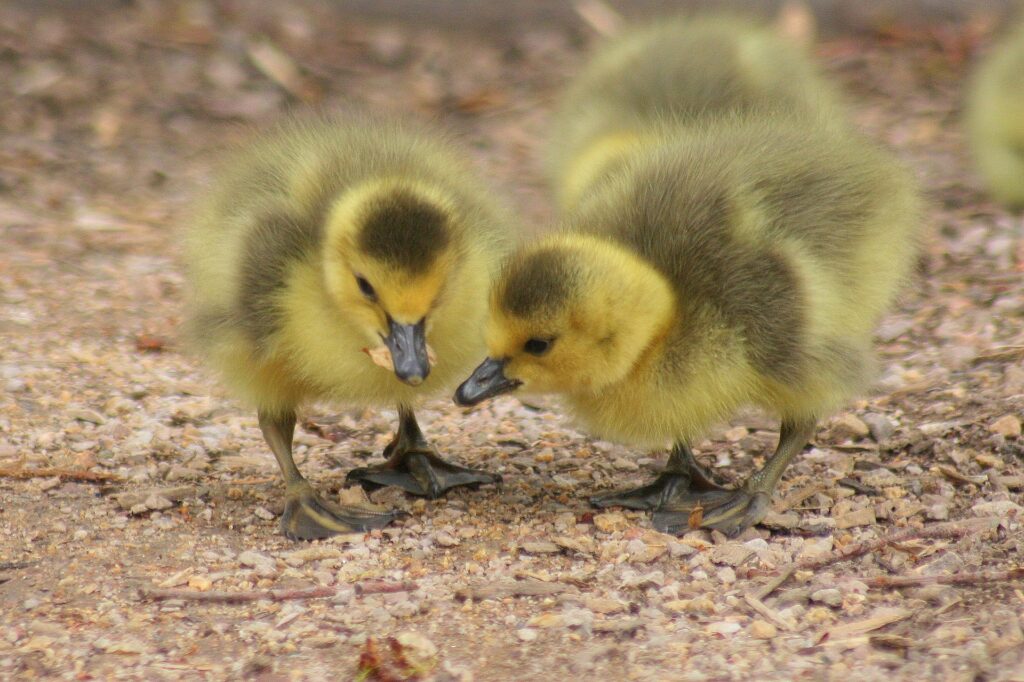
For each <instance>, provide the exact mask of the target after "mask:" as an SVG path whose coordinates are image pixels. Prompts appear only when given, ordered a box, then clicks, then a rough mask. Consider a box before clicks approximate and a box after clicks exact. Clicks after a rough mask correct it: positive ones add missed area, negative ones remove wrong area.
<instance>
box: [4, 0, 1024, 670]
mask: <svg viewBox="0 0 1024 682" xmlns="http://www.w3.org/2000/svg"><path fill="white" fill-rule="evenodd" d="M279 5H280V7H279V8H277V9H271V8H272V7H277V5H272V4H271V3H265V4H257V3H250V2H238V1H236V2H218V3H208V2H205V1H201V0H193V1H190V2H171V3H155V2H141V3H77V4H76V6H77V7H78V8H79V9H78V10H77V11H76V12H74V13H71V12H69V11H67V10H58V9H54V7H56V6H57V4H56V3H51V4H49V5H44V8H45V7H49V8H51V9H36V10H33V11H31V12H30V11H28V10H26V9H19V7H21V5H12V4H10V3H5V4H3V5H2V6H0V83H2V84H3V85H0V92H2V93H3V106H2V107H0V135H2V142H0V385H2V388H3V390H2V392H0V679H78V680H89V679H146V680H152V679H179V678H181V679H211V680H217V679H227V678H235V679H237V678H240V677H243V676H249V677H254V678H258V679H263V680H291V679H296V680H306V679H308V680H318V679H328V678H330V679H342V680H348V679H378V680H389V679H390V680H394V679H399V680H400V679H413V678H415V676H416V675H419V676H420V677H422V678H425V679H436V680H463V681H468V680H480V681H487V680H541V679H551V678H555V679H557V678H562V679H580V678H582V677H584V676H587V677H590V678H592V679H602V680H603V679H607V680H611V679H626V680H703V679H714V680H727V679H730V680H731V679H736V680H747V679H777V680H789V679H814V680H818V679H821V680H825V679H839V678H848V679H858V680H861V679H865V680H872V679H887V680H893V679H901V680H909V679H936V680H937V679H942V680H1024V633H1022V628H1024V579H1022V577H1021V575H1022V574H1021V573H1020V572H1019V569H1020V566H1021V564H1022V560H1021V552H1022V550H1024V525H1022V524H1024V508H1022V506H1021V505H1022V504H1024V499H1022V498H1024V493H1022V490H1024V459H1022V454H1024V440H1022V438H1021V422H1020V417H1021V415H1022V411H1024V367H1022V358H1024V332H1022V320H1024V288H1022V287H1021V281H1022V270H1024V219H1022V217H1021V216H1020V215H1012V214H1010V213H1007V212H1006V211H1004V210H1002V209H1000V208H999V207H997V206H995V205H993V204H992V203H991V202H990V201H988V200H987V199H986V198H985V196H984V193H983V191H982V190H981V188H980V186H979V183H978V181H977V179H976V177H975V176H974V175H973V173H972V171H971V170H970V165H969V161H968V157H967V154H966V150H965V148H964V141H963V138H962V135H961V131H960V127H959V116H960V114H959V111H960V99H961V95H962V91H963V88H962V86H963V83H964V78H965V75H966V74H967V72H968V70H969V67H970V65H971V63H972V61H973V59H975V58H976V57H977V56H978V55H979V54H981V53H983V52H984V50H985V49H986V48H987V46H988V45H989V44H990V41H991V36H992V33H991V31H992V26H991V25H990V24H986V23H984V22H975V23H964V24H961V25H958V26H929V27H923V26H918V27H914V28H908V27H900V26H892V27H888V28H886V29H884V30H877V31H871V32H863V31H862V32H858V33H856V34H847V35H839V36H834V37H829V38H827V39H825V40H823V41H821V42H820V43H819V45H818V47H817V53H818V55H819V57H820V58H821V60H822V62H823V63H824V64H825V65H826V68H827V70H828V72H829V73H830V74H831V75H832V76H833V77H835V78H836V79H838V80H839V81H840V82H841V83H842V84H843V86H844V87H845V88H846V90H847V91H848V93H849V94H850V99H851V102H852V105H853V107H854V109H855V112H856V120H857V122H858V124H859V125H861V126H862V127H863V128H864V129H865V130H867V131H869V132H870V133H871V134H872V135H874V136H875V137H876V138H877V139H879V140H880V141H882V142H884V143H885V144H887V145H888V146H890V147H891V148H893V149H894V150H895V151H896V153H898V154H899V155H900V156H901V157H902V158H903V159H905V160H906V161H907V162H908V163H909V164H911V165H912V166H913V167H914V168H915V169H916V171H917V174H918V176H919V177H920V179H921V182H922V183H923V185H924V186H925V187H926V189H927V192H928V195H929V197H930V199H931V211H930V214H929V223H930V226H931V228H932V231H933V239H932V240H931V242H930V244H929V246H928V249H927V253H926V254H925V256H924V257H923V259H922V263H921V268H920V272H919V276H918V278H917V279H916V281H915V282H914V285H913V286H912V287H910V289H909V290H908V291H907V293H906V295H905V296H904V298H903V299H902V301H901V303H900V305H899V306H898V309H896V310H895V311H894V312H893V313H892V314H891V315H889V316H888V317H887V318H886V320H885V322H884V324H883V325H882V326H881V328H880V330H879V334H878V341H877V347H878V353H879V358H880V371H879V379H878V382H877V385H876V388H875V390H874V392H873V393H872V394H871V395H870V396H866V397H865V398H864V399H862V400H860V401H858V402H856V403H854V404H852V405H851V406H850V408H849V411H848V412H846V413H843V414H840V415H837V416H836V418H835V419H833V420H832V421H831V422H829V423H827V424H824V425H822V428H821V429H820V431H819V433H818V437H817V440H816V443H815V444H814V446H813V447H812V448H809V449H808V451H807V452H806V453H805V454H804V455H803V456H802V457H801V458H800V460H799V461H798V462H797V463H795V464H794V465H793V466H792V467H791V468H790V470H789V471H788V472H787V474H786V476H785V479H784V481H783V483H782V484H781V486H780V489H779V491H778V492H777V495H776V509H775V511H774V512H773V514H772V515H771V516H770V517H769V519H768V521H767V523H766V525H765V527H759V528H757V529H755V530H751V531H748V532H747V533H746V534H744V535H743V536H742V537H740V538H739V539H737V540H732V541H727V540H726V539H725V538H724V537H722V536H715V535H712V534H709V533H706V532H703V531H699V532H691V533H689V534H687V535H685V536H683V537H672V536H668V535H663V534H660V533H657V532H655V531H654V530H652V528H651V525H650V521H649V518H648V516H647V515H645V514H641V513H633V512H618V511H611V512H605V513H600V514H595V512H594V511H593V510H592V509H591V508H590V507H589V506H588V504H587V501H586V500H587V497H588V496H589V495H590V494H593V493H594V492H596V491H601V490H607V489H610V488H613V487H622V486H625V485H627V484H635V483H639V482H641V481H643V480H645V479H649V478H650V477H651V476H652V475H653V473H654V472H655V471H657V470H658V469H659V467H661V466H662V465H663V463H664V461H665V459H666V453H664V452H657V453H645V452H640V451H636V450H633V449H630V448H626V447H622V446H619V445H614V444H609V443H604V442H600V441H594V440H591V439H588V438H587V437H586V436H585V435H583V434H581V433H579V432H577V431H575V430H574V429H573V428H572V425H571V424H569V423H567V421H566V420H565V419H563V418H562V417H561V416H560V414H559V411H558V409H557V406H556V405H554V404H553V403H551V404H547V403H544V404H539V405H534V404H531V405H526V404H523V403H520V402H518V401H516V400H514V399H509V398H506V399H502V400H497V401H494V402H493V404H490V405H488V406H485V407H483V408H482V409H477V410H475V411H472V412H469V411H462V410H460V409H458V408H456V407H454V406H453V405H452V404H451V402H450V400H449V399H447V397H441V398H439V399H438V400H436V401H434V402H432V403H430V404H429V405H428V407H427V408H426V409H424V410H423V411H422V413H421V414H422V419H421V423H422V424H423V426H424V428H425V430H426V432H427V433H428V435H429V437H430V438H431V439H432V440H433V442H434V443H435V444H436V445H437V446H438V448H439V449H440V450H441V451H442V452H444V453H447V454H448V455H450V456H451V457H452V458H454V459H456V460H459V461H462V462H467V463H471V464H473V465H476V466H481V467H484V468H487V469H490V470H493V471H498V472H500V473H501V474H502V475H503V476H504V483H503V484H502V485H501V486H500V487H487V488H483V489H480V490H477V491H457V492H453V493H451V494H449V495H448V497H447V498H445V499H441V500H437V501H426V502H424V501H422V500H419V501H418V500H415V499H412V498H407V497H405V496H403V495H401V494H398V493H396V492H394V491H387V490H385V491H380V492H377V493H374V494H373V495H372V499H373V500H374V501H375V502H377V503H379V504H382V505H386V506H391V507H400V508H403V509H407V510H408V511H409V512H410V516H409V517H408V518H406V519H404V520H402V521H399V522H397V523H396V524H395V525H394V526H393V527H391V528H388V529H386V530H384V531H383V532H373V533H370V534H367V535H365V536H363V535H357V536H353V537H342V538H334V539H331V540H329V541H325V542H319V543H311V544H296V543H292V542H290V541H288V540H286V539H285V538H284V537H282V536H281V535H280V534H279V533H278V520H277V515H278V514H279V513H280V511H281V493H282V489H281V485H280V480H279V476H278V473H277V469H276V465H275V464H274V460H273V458H272V457H271V456H270V454H269V452H268V450H267V448H266V447H265V445H264V443H263V441H262V439H261V438H260V435H259V431H258V429H257V427H256V422H255V415H254V414H252V413H250V412H249V411H247V410H245V409H243V408H241V407H240V406H239V405H238V404H237V403H236V402H234V401H233V400H232V399H231V398H230V397H228V396H226V395H225V394H223V392H222V391H221V389H220V388H219V387H218V385H217V382H216V379H215V378H214V377H213V376H212V375H211V373H209V372H207V371H205V370H204V369H203V368H201V367H200V366H199V364H198V363H197V362H196V361H195V360H194V359H193V358H191V357H189V356H188V355H187V354H186V353H185V352H184V350H183V349H182V347H181V345H180V343H179V341H178V339H177V335H178V327H179V323H180V320H181V317H182V312H181V306H182V303H183V296H184V293H183V289H184V285H183V279H182V275H181V267H180V265H179V263H178V252H179V249H178V243H179V241H180V232H179V225H180V223H181V221H182V220H183V219H184V217H185V215H186V213H185V210H186V208H187V206H188V202H189V200H190V198H191V197H193V196H194V195H195V192H196V191H197V189H198V188H200V187H201V186H202V184H203V182H204V180H205V178H207V177H208V176H209V172H210V169H211V167H212V166H213V164H214V163H215V162H216V161H217V159H218V157H219V150H220V149H223V148H224V146H225V144H227V143H229V142H231V141H233V140H236V139H239V137H240V135H242V134H243V133H244V131H245V129H246V127H247V126H251V125H256V124H261V123H264V122H268V121H271V120H273V119H274V118H276V117H278V116H279V115H281V114H282V113H283V112H285V111H286V110H289V109H299V108H303V107H306V106H310V105H317V106H323V107H326V108H333V107H336V106H339V105H340V104H342V103H344V102H356V103H359V104H362V105H365V106H368V107H373V108H382V109H383V108H386V109H393V110H398V111H401V112H405V113H409V114H413V115H417V116H422V117H426V118H437V119H440V120H442V121H443V122H444V124H445V125H447V126H449V127H450V128H452V129H453V130H454V131H455V132H456V133H457V134H458V135H459V136H460V137H462V138H463V139H464V140H465V141H466V143H467V144H468V146H470V148H471V149H472V152H473V154H474V156H475V159H476V160H477V161H478V162H479V168H480V172H481V174H483V175H486V176H488V177H489V178H491V180H492V181H493V184H494V186H495V188H496V191H500V192H503V193H504V194H505V195H506V196H507V197H508V198H509V201H510V203H512V204H513V205H514V206H515V207H516V208H517V209H518V210H519V211H520V213H521V215H522V216H523V223H524V229H525V230H526V231H536V230H539V229H542V228H543V227H544V225H545V224H546V223H547V222H548V220H549V219H550V216H551V211H550V208H549V204H548V200H547V196H546V193H545V189H544V182H543V176H542V173H541V164H540V159H541V157H542V152H543V144H544V142H543V141H544V139H545V131H546V123H547V119H548V115H549V111H550V107H551V103H552V101H553V100H554V99H555V98H556V97H557V95H558V93H559V91H560V89H561V88H562V86H563V83H564V82H565V80H566V79H567V78H568V77H569V76H570V75H571V74H572V73H573V72H574V71H575V70H576V69H577V68H578V66H579V64H580V63H581V60H582V59H583V55H584V54H585V48H586V46H587V45H588V44H590V43H592V42H593V41H594V40H595V34H594V32H593V31H591V30H590V29H589V28H587V27H586V26H585V25H584V24H583V22H580V23H579V25H577V26H548V27H544V26H533V27H530V28H524V29H522V30H518V28H516V27H508V31H507V32H505V33H504V34H502V35H501V36H500V37H498V38H493V37H485V36H483V35H475V34H471V33H459V34H451V33H445V32H443V31H440V30H438V29H436V28H431V27H423V26H414V25H401V24H365V23H360V22H359V21H356V20H354V19H352V18H351V17H349V16H346V15H345V14H344V12H341V11H340V10H337V9H332V8H331V6H330V5H322V4H318V3H316V2H314V1H313V0H306V1H304V2H297V3H280V4H279ZM26 6H27V5H26ZM339 410H344V406H329V405H325V406H314V407H312V408H311V410H310V412H309V414H308V415H307V417H306V421H305V423H304V428H302V429H300V432H299V434H298V435H297V443H298V447H297V459H298V460H299V464H300V467H302V468H303V470H304V472H305V473H306V474H307V475H308V476H309V477H310V478H311V479H312V480H313V481H314V484H315V485H316V486H317V487H318V488H319V489H320V490H323V491H335V492H336V491H338V490H339V489H341V488H342V487H343V485H342V484H343V480H344V473H345V472H346V471H347V470H348V469H350V468H352V467H354V466H358V465H361V464H364V463H366V462H368V461H376V458H378V457H379V453H380V451H381V449H382V447H383V446H384V444H385V443H386V442H387V440H388V438H389V433H390V430H391V429H392V427H393V423H394V421H395V413H394V412H393V411H387V410H382V411H368V412H366V413H362V412H359V411H339ZM776 429H777V424H776V423H775V422H774V421H772V420H771V419H769V418H767V417H765V416H762V415H758V414H754V413H750V414H743V415H739V416H737V418H736V419H735V420H734V421H733V422H732V423H731V424H724V425H721V426H720V427H718V428H716V429H715V430H714V431H713V432H712V433H711V434H709V438H708V440H707V441H705V442H704V443H701V444H700V445H699V447H698V448H697V452H698V455H699V457H700V458H701V460H702V461H704V462H705V463H706V464H707V465H708V466H709V467H710V468H711V469H712V470H713V471H714V472H715V474H716V476H718V477H719V478H720V479H721V480H723V481H726V482H734V481H737V480H741V479H742V478H743V477H744V476H746V475H747V473H749V472H750V471H751V470H752V468H753V467H755V466H756V465H758V464H759V463H761V462H762V461H763V459H764V457H765V455H766V454H767V453H768V452H770V450H771V448H772V446H773V444H774V443H773V441H774V439H775V438H776V437H777V431H776ZM345 494H351V493H345ZM880 538H885V539H887V540H885V541H878V540H879V539H880ZM873 541H877V542H873ZM1015 570H1017V571H1018V572H1017V573H1014V571H1015ZM203 599H207V600H212V599H225V600H227V599H234V600H235V601H203ZM389 638H395V639H394V640H393V641H391V640H390V639H389Z"/></svg>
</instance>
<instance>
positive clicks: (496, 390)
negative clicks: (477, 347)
mask: <svg viewBox="0 0 1024 682" xmlns="http://www.w3.org/2000/svg"><path fill="white" fill-rule="evenodd" d="M504 370H505V360H495V359H494V358H487V359H486V360H484V361H483V362H482V363H480V366H479V367H477V368H476V369H475V370H473V374H471V375H470V377H469V378H468V379H466V380H465V381H463V382H462V385H460V386H459V388H458V390H456V391H455V404H456V405H462V406H463V407H469V406H470V405H476V404H477V403H480V402H482V401H484V400H486V399H488V398H492V397H494V396H496V395H501V394H502V393H508V392H509V391H514V390H515V389H517V388H519V387H520V386H521V385H522V383H523V382H521V381H517V380H515V379H509V378H508V377H506V376H505V371H504Z"/></svg>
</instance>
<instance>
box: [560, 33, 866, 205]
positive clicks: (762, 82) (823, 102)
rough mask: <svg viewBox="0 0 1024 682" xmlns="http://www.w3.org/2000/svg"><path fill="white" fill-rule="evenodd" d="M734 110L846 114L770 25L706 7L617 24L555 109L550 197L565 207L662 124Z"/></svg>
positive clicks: (821, 119)
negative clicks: (628, 25)
mask: <svg viewBox="0 0 1024 682" xmlns="http://www.w3.org/2000/svg"><path fill="white" fill-rule="evenodd" d="M736 112H758V113H760V114H761V115H763V116H774V117H778V116H781V115H794V116H803V117H807V116H808V115H813V116H814V117H815V119H816V120H817V122H818V125H835V126H842V127H845V126H848V124H849V121H848V117H847V116H846V114H845V111H844V108H843V105H842V102H841V97H840V95H839V93H838V92H837V91H836V90H835V89H834V88H833V87H832V86H831V84H830V83H828V82H827V81H826V80H825V79H823V78H822V77H821V75H820V74H819V72H818V68H817V65H815V64H814V63H813V62H812V61H811V60H810V59H809V58H808V56H807V55H806V54H805V50H803V49H802V48H801V47H799V46H797V45H794V44H793V43H792V41H787V40H786V39H785V38H783V37H782V36H781V35H780V34H779V33H778V32H777V31H776V29H774V28H772V27H771V26H767V25H763V24H760V23H757V22H756V21H754V20H752V19H745V18H742V17H740V16H731V15H717V14H709V15H695V16H689V17H687V16H684V17H678V18H675V19H670V20H667V21H662V22H659V23H657V24H652V25H648V26H640V27H635V28H632V29H629V30H627V31H626V32H624V33H623V34H622V35H621V36H619V37H617V38H616V39H614V40H612V41H611V42H609V43H608V44H606V45H604V46H602V47H601V48H600V49H599V50H598V52H597V54H596V55H595V56H594V57H593V58H592V59H591V60H590V62H589V63H588V64H587V65H586V66H585V67H584V69H583V72H582V73H581V74H580V75H579V76H577V77H576V78H575V79H574V80H573V82H572V84H571V85H570V86H569V88H568V91H567V93H566V96H565V98H564V101H563V102H562V104H561V105H560V107H559V108H558V111H557V112H556V116H555V124H554V134H553V135H552V136H551V140H550V143H549V145H548V149H549V153H548V167H549V171H550V174H551V176H552V181H553V184H554V189H555V194H556V198H557V201H558V203H559V205H560V207H561V208H562V209H564V210H569V209H571V208H573V207H575V206H576V204H577V203H578V202H579V201H580V200H581V199H582V198H583V197H584V196H585V194H586V190H587V188H588V186H589V185H590V184H591V183H592V182H593V181H595V180H597V179H600V178H601V177H602V176H603V175H604V174H605V173H607V172H608V171H609V170H610V169H612V168H614V167H615V164H616V163H617V162H618V161H621V160H622V159H625V158H627V157H628V156H629V154H630V153H631V152H632V151H635V150H636V148H637V147H642V146H643V145H644V144H645V143H650V142H652V141H656V140H657V139H659V137H660V135H661V132H660V131H661V129H663V128H664V127H665V126H669V127H680V126H687V125H699V124H701V123H702V122H707V121H714V120H716V119H718V118H721V117H723V116H726V115H729V114H731V113H736Z"/></svg>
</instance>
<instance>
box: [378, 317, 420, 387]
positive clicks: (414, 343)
mask: <svg viewBox="0 0 1024 682" xmlns="http://www.w3.org/2000/svg"><path fill="white" fill-rule="evenodd" d="M388 324H389V325H390V326H391V329H390V332H389V333H388V335H387V336H385V337H384V344H385V345H386V346H387V347H388V350H390V351H391V361H392V362H393V363H394V365H395V376H396V377H398V378H399V379H400V380H401V381H404V382H405V383H407V384H409V385H410V386H419V385H420V384H422V383H423V380H424V379H426V378H427V375H428V374H430V360H429V359H428V358H427V336H426V332H425V331H424V320H420V321H419V322H417V323H416V324H399V323H397V322H395V321H394V320H392V319H388Z"/></svg>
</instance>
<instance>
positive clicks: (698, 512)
mask: <svg viewBox="0 0 1024 682" xmlns="http://www.w3.org/2000/svg"><path fill="white" fill-rule="evenodd" d="M702 523H704V507H702V506H700V505H699V504H698V505H697V506H696V507H694V508H693V511H691V512H690V518H689V519H687V521H686V524H687V525H688V526H689V527H690V528H700V525H701V524H702Z"/></svg>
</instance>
